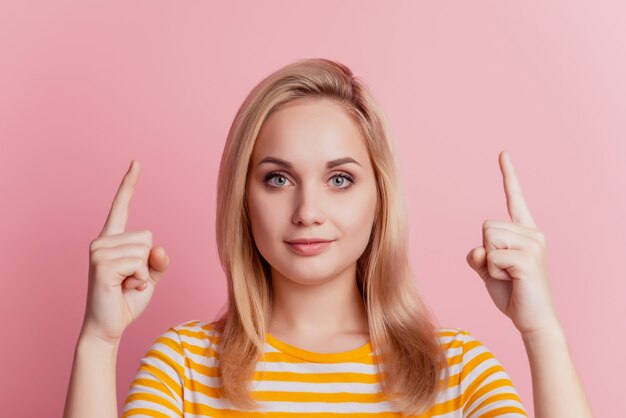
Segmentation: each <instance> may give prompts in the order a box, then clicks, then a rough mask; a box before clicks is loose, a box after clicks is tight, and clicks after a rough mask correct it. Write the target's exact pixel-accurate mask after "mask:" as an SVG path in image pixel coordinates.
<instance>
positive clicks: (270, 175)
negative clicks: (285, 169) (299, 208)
mask: <svg viewBox="0 0 626 418" xmlns="http://www.w3.org/2000/svg"><path fill="white" fill-rule="evenodd" d="M274 177H283V178H287V177H286V176H285V175H283V174H282V173H280V172H278V171H274V172H271V173H268V174H267V175H266V176H265V178H264V179H263V182H264V183H265V185H266V186H267V187H268V188H270V189H282V188H283V187H282V186H272V185H270V184H269V183H268V181H269V180H271V179H273V178H274ZM335 177H341V178H344V179H346V180H348V182H349V183H348V185H347V186H345V187H336V189H337V190H339V191H342V192H343V191H346V190H347V189H349V188H351V187H352V185H353V184H354V178H352V176H350V175H349V174H347V173H343V172H342V173H339V174H335V175H334V176H332V177H331V178H335Z"/></svg>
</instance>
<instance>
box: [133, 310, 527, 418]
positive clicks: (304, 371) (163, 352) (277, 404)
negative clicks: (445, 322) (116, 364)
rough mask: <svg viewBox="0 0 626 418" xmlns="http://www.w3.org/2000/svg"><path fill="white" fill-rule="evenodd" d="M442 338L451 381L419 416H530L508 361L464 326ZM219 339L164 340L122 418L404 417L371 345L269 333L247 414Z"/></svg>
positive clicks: (178, 336)
mask: <svg viewBox="0 0 626 418" xmlns="http://www.w3.org/2000/svg"><path fill="white" fill-rule="evenodd" d="M438 334H439V338H440V342H441V344H442V346H443V347H444V349H445V352H446V355H447V359H448V369H449V373H450V382H449V385H448V387H447V389H446V390H445V391H440V392H439V393H438V397H437V402H436V404H435V405H434V406H433V407H432V408H431V409H430V410H429V411H428V413H426V414H422V415H419V416H416V417H420V418H426V417H440V418H480V417H483V418H486V417H511V418H512V417H517V418H519V417H528V415H527V413H526V410H525V409H524V407H523V405H522V403H521V401H520V398H519V395H518V393H517V391H516V390H515V388H514V386H513V383H512V382H511V380H510V378H509V376H508V374H507V373H506V371H505V370H504V368H503V367H502V364H501V363H500V362H499V361H498V360H497V359H496V358H495V357H494V356H493V355H492V354H491V352H490V351H489V350H488V349H487V347H486V346H485V345H484V344H482V343H481V342H480V341H478V340H477V339H475V338H474V337H473V336H472V335H470V333H469V332H468V331H465V330H463V329H460V328H439V329H438ZM219 336H220V334H219V332H218V331H217V330H214V329H212V326H211V324H209V323H206V322H202V321H199V320H193V321H188V322H185V323H182V324H179V325H177V326H174V327H171V328H169V329H168V330H167V331H166V332H165V333H163V334H162V335H161V336H160V337H159V338H157V339H156V341H155V342H154V343H153V345H152V347H151V348H150V350H149V351H148V353H147V354H146V356H145V357H144V358H143V359H141V361H140V365H139V368H138V371H137V374H136V376H135V379H134V380H133V381H132V383H131V385H130V389H129V393H128V396H127V399H126V401H125V403H124V407H123V414H122V418H125V417H131V416H132V417H187V418H190V417H268V418H278V417H280V418H295V417H320V418H321V417H333V418H338V417H367V418H373V417H385V418H387V417H401V414H400V413H399V412H398V411H397V410H396V409H394V406H393V405H392V404H391V403H390V402H389V401H388V399H387V398H386V397H385V396H384V394H383V392H382V388H381V386H380V379H379V374H378V371H377V368H376V364H375V362H374V358H375V357H374V356H373V353H372V347H371V343H370V342H368V343H367V344H365V345H363V346H361V347H359V348H356V349H354V350H350V351H344V352H341V353H316V352H312V351H307V350H304V349H301V348H298V347H295V346H292V345H289V344H287V343H285V342H283V341H280V340H278V339H276V338H275V337H274V336H273V335H271V334H269V333H267V334H266V340H265V353H264V355H263V361H259V362H258V363H257V365H256V372H255V374H254V378H253V381H252V388H253V392H252V397H253V399H255V400H256V401H257V402H258V403H259V405H260V408H259V409H257V410H256V411H252V412H251V411H241V410H240V409H238V408H236V407H234V406H233V405H232V404H231V403H230V402H229V401H228V400H227V399H224V398H220V396H219V395H218V393H217V391H216V388H219V385H220V378H219V369H218V368H217V363H216V357H215V353H216V352H219ZM442 377H443V374H442Z"/></svg>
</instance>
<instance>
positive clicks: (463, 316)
mask: <svg viewBox="0 0 626 418" xmlns="http://www.w3.org/2000/svg"><path fill="white" fill-rule="evenodd" d="M260 3H261V2H252V1H250V2H241V1H236V2H216V1H212V2H207V1H204V2H177V3H174V2H160V1H135V2H119V3H116V4H113V3H112V2H79V1H73V2H69V1H56V2H44V1H23V2H4V3H3V4H2V5H1V6H0V52H1V54H0V59H1V60H2V62H1V65H0V92H1V93H0V140H1V141H2V142H1V147H0V149H1V151H0V186H1V202H2V204H1V205H0V222H1V228H2V229H1V231H2V232H1V236H2V239H1V241H0V245H1V248H0V250H1V251H0V263H1V265H2V279H0V283H1V286H2V288H1V290H0V318H1V319H0V320H1V321H2V324H1V325H2V344H1V345H0V347H1V348H0V349H1V350H2V353H1V357H0V358H1V360H2V362H3V365H2V371H3V378H2V381H3V386H4V387H5V389H4V390H2V391H0V405H2V413H3V414H4V415H5V416H11V417H18V416H19V417H26V416H28V417H31V416H61V411H62V408H63V404H64V401H65V395H66V390H67V385H68V380H69V376H70V368H71V364H72V357H73V352H74V345H75V343H76V338H77V336H78V332H79V330H80V326H81V323H82V318H83V312H84V305H85V297H86V290H87V270H88V246H89V243H90V241H91V240H92V239H94V238H95V237H96V235H97V233H98V232H99V231H100V229H101V227H102V225H103V223H104V221H105V219H106V215H107V213H108V210H109V207H110V204H111V201H112V198H113V196H114V193H115V191H116V190H117V187H118V185H119V182H120V181H121V178H122V176H123V175H124V173H125V171H126V169H127V167H128V165H129V163H130V160H131V159H133V158H135V159H138V160H139V161H140V163H141V166H142V172H141V175H140V179H139V183H138V187H137V189H136V191H135V195H134V197H133V202H132V205H131V215H130V219H129V223H128V229H127V230H139V229H150V230H152V231H153V233H154V241H155V245H164V246H165V247H166V249H167V251H168V252H169V255H170V257H171V266H170V269H169V271H168V273H167V274H166V276H165V277H164V279H163V281H162V282H161V284H160V285H159V288H158V289H157V291H156V294H155V296H154V298H153V300H152V302H151V304H150V306H149V307H148V309H147V311H146V312H145V313H144V314H143V315H142V316H141V317H140V318H139V319H138V320H137V321H136V322H135V323H133V324H132V325H131V327H130V328H129V329H127V331H126V334H125V336H124V340H123V343H122V346H121V348H120V352H119V357H118V365H117V396H118V404H119V405H121V404H122V403H123V401H124V399H125V397H126V394H127V389H128V386H129V384H130V382H131V380H132V378H133V376H134V374H135V371H136V368H137V366H138V363H139V360H140V358H141V357H142V356H143V355H144V354H145V352H146V351H147V349H148V348H149V346H150V344H151V342H152V341H153V340H154V339H155V338H156V337H157V336H158V335H160V334H161V333H162V332H164V331H165V330H166V329H167V328H168V327H169V326H172V325H175V324H179V323H181V322H183V321H186V320H191V319H202V320H210V319H212V318H213V315H214V314H215V313H216V312H217V311H218V310H219V308H220V307H221V305H222V304H223V302H224V301H225V295H226V293H225V289H226V287H225V280H224V277H223V273H222V271H221V269H220V267H219V263H218V259H217V251H216V247H215V236H214V216H215V184H216V178H217V170H218V165H219V159H220V155H221V151H222V146H223V144H224V141H225V137H226V134H227V131H228V128H229V126H230V123H231V121H232V119H233V117H234V115H235V112H236V110H237V108H238V107H239V105H240V103H241V102H242V100H243V99H244V97H245V95H246V94H247V93H248V92H249V90H250V89H251V88H252V87H253V86H254V85H255V84H256V83H257V82H258V81H259V80H260V79H261V78H263V77H265V76H266V75H267V74H269V72H271V71H273V70H275V69H277V68H279V67H280V66H283V65H285V64H287V63H289V62H291V61H293V60H296V59H299V58H305V57H326V58H331V59H337V60H339V61H341V62H344V63H345V64H347V65H348V66H350V67H351V68H352V69H353V70H354V72H355V73H356V74H357V75H358V76H360V77H361V78H362V79H363V80H364V81H365V82H366V84H367V85H368V86H369V87H370V88H371V90H372V92H373V94H374V96H375V97H376V98H377V99H378V101H379V102H380V104H381V105H382V107H383V108H384V109H385V111H386V113H387V115H388V117H389V119H390V121H391V124H392V128H393V131H394V134H395V140H396V142H397V146H398V149H399V150H400V155H401V170H402V173H403V176H404V179H405V183H406V192H407V193H408V204H409V209H410V227H411V249H412V251H411V254H412V261H413V265H414V268H415V272H416V274H417V276H418V281H419V286H420V288H421V289H422V291H423V293H424V294H425V296H426V298H427V300H428V301H429V303H430V304H431V305H432V307H433V309H434V310H435V312H436V313H437V315H438V319H439V322H440V323H441V324H442V325H444V326H451V327H460V328H463V329H467V330H469V331H470V332H472V334H473V335H475V336H476V337H477V338H479V339H481V340H482V341H483V342H484V343H485V344H486V345H487V346H488V347H489V348H490V349H491V351H492V352H493V353H494V354H495V355H496V357H497V358H498V359H499V360H500V361H502V363H503V364H504V366H505V368H506V369H507V371H508V372H509V374H510V375H511V378H512V380H513V382H514V384H515V385H516V387H517V389H518V391H519V392H520V396H521V398H522V401H523V403H524V405H525V406H526V407H527V409H528V410H529V411H532V408H533V407H532V405H533V398H532V388H531V375H530V370H529V366H528V361H527V358H526V353H525V351H524V346H523V344H522V341H521V338H520V337H519V334H518V333H517V330H516V329H515V328H514V327H513V324H512V323H511V322H510V320H509V319H508V318H507V317H505V316H504V315H503V314H501V313H500V311H498V310H497V308H496V307H495V305H494V304H493V302H492V301H491V299H490V297H489V295H488V293H487V291H486V289H485V287H484V286H483V283H482V281H481V279H480V278H479V277H478V276H477V275H476V274H475V272H474V271H472V270H471V269H470V268H469V266H468V265H467V264H466V261H465V255H466V254H467V252H468V251H469V250H470V249H471V248H472V247H474V246H476V245H479V244H481V242H482V241H481V225H482V222H483V221H484V220H486V219H499V220H509V218H508V213H507V211H506V204H505V197H504V191H503V186H502V179H501V174H500V171H499V167H498V161H497V158H498V153H499V152H500V151H501V150H504V149H506V150H508V151H510V153H511V156H512V160H513V163H514V164H515V166H516V169H517V172H518V176H519V178H520V182H521V184H522V187H523V189H524V192H525V195H526V200H527V203H528V205H529V207H530V209H531V211H532V213H533V217H534V219H535V221H536V222H537V224H538V227H539V229H541V230H542V231H543V232H544V233H545V234H546V236H547V239H548V250H549V259H550V267H551V273H552V283H553V289H554V293H555V298H556V305H557V308H558V312H559V314H560V316H561V321H562V324H563V326H564V328H565V330H566V333H567V336H568V339H569V344H570V348H571V352H572V355H573V358H574V361H575V363H576V365H577V369H578V372H579V374H580V376H581V379H582V381H583V385H584V387H585V389H586V391H587V393H588V396H589V399H590V402H591V404H592V408H593V410H594V412H595V415H596V416H598V417H601V416H605V417H609V416H616V415H615V411H614V408H617V404H618V402H619V400H620V399H621V398H620V396H621V392H622V391H623V375H624V373H625V372H626V367H625V360H624V356H623V355H621V354H620V353H619V350H620V349H621V347H623V346H624V345H625V344H626V336H625V333H624V330H625V329H626V327H625V326H624V317H625V315H626V311H625V308H624V306H625V305H626V304H625V303H624V297H625V296H626V280H624V279H625V278H626V277H625V273H624V268H623V262H624V260H625V258H626V257H625V250H626V238H625V237H626V227H625V221H624V219H625V216H624V213H626V199H625V197H624V190H626V172H625V168H624V166H625V164H624V157H626V141H625V139H624V138H625V135H626V126H625V121H624V120H625V118H624V116H625V111H626V77H624V74H626V52H625V51H626V26H625V25H624V24H623V22H624V16H625V15H626V7H625V4H626V3H624V2H620V1H612V2H608V1H607V2H593V3H591V2H583V1H567V2H566V1H551V2H518V3H516V4H511V2H498V1H489V2H471V3H466V2H461V3H459V4H454V5H453V4H450V3H449V2H432V3H431V4H417V2H408V1H395V2H393V4H388V5H386V6H384V7H383V6H382V3H383V2H377V1H342V2H336V1H326V0H325V1H321V0H316V1H314V2H313V1H311V2H292V1H271V2H270V1H265V2H262V3H263V4H262V5H261V4H260ZM303 3H307V4H303ZM389 3H391V2H389ZM451 289H452V291H451ZM614 349H617V352H615V351H614ZM599 360H602V361H599ZM555 396H559V394H558V388H555ZM34 398H36V402H33V401H32V400H33V399H34Z"/></svg>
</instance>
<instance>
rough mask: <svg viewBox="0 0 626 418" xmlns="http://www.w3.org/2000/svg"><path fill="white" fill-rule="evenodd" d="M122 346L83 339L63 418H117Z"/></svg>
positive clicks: (80, 339) (78, 348) (73, 371)
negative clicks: (118, 362) (117, 369)
mask: <svg viewBox="0 0 626 418" xmlns="http://www.w3.org/2000/svg"><path fill="white" fill-rule="evenodd" d="M118 347H119V346H118V345H116V344H110V343H107V342H104V341H102V340H97V339H91V338H82V337H81V338H79V340H78V343H77V344H76V350H75V352H74V364H73V366H72V375H71V377H70V383H69V388H68V392H67V398H66V401H65V411H64V413H63V418H79V417H80V418H83V417H98V418H114V417H115V418H117V399H116V393H115V390H116V389H115V366H116V360H117V351H118Z"/></svg>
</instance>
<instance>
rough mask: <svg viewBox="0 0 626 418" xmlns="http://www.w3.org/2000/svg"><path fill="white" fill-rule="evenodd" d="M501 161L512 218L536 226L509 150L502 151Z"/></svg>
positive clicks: (525, 224)
mask: <svg viewBox="0 0 626 418" xmlns="http://www.w3.org/2000/svg"><path fill="white" fill-rule="evenodd" d="M499 162H500V170H501V171H502V176H503V182H504V194H505V195H506V204H507V208H508V211H509V215H510V216H511V220H512V221H513V222H515V223H518V224H520V225H523V226H527V227H530V228H536V225H535V222H534V221H533V218H532V216H531V214H530V209H529V208H528V205H527V204H526V201H525V200H524V194H523V193H522V187H521V186H520V183H519V180H518V179H517V175H516V174H515V168H514V167H513V163H512V162H511V157H510V154H509V153H508V151H502V152H501V153H500V158H499Z"/></svg>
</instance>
